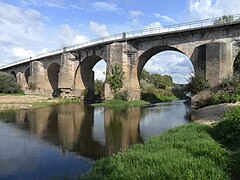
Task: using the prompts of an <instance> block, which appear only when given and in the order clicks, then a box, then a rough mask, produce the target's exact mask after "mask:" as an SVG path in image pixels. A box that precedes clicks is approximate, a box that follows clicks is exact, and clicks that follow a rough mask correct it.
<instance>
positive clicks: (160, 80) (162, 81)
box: [142, 69, 173, 89]
mask: <svg viewBox="0 0 240 180" xmlns="http://www.w3.org/2000/svg"><path fill="white" fill-rule="evenodd" d="M142 80H144V81H145V82H146V83H148V84H151V85H154V86H155V87H156V88H158V89H165V88H166V87H172V86H173V81H172V77H171V76H169V75H163V76H162V75H160V74H157V73H154V74H151V73H149V72H148V71H146V70H145V69H143V71H142Z"/></svg>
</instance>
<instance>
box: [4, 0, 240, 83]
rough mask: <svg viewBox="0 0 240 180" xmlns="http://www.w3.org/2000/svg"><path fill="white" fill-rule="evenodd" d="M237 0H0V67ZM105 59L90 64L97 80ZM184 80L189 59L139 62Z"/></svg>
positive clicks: (220, 11) (216, 12)
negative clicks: (95, 63) (93, 64)
mask: <svg viewBox="0 0 240 180" xmlns="http://www.w3.org/2000/svg"><path fill="white" fill-rule="evenodd" d="M236 7H240V1H239V0H167V1H166V0H151V1H146V0H142V1H141V0H99V1H93V0H44V1H43V0H19V1H15V0H0V66H1V65H5V64H9V63H11V62H15V61H18V60H21V59H24V58H28V57H30V56H34V54H39V53H45V52H47V51H51V50H54V49H59V48H62V47H64V46H69V45H74V44H78V43H82V42H84V41H88V40H92V39H95V38H98V37H102V36H108V35H112V34H117V33H121V32H127V31H134V30H139V29H145V28H149V27H161V26H166V25H171V24H178V23H183V22H189V21H194V20H199V19H206V18H213V17H218V16H222V15H229V14H237V13H240V11H239V10H238V9H239V8H236ZM105 66H106V65H105V63H104V61H101V62H100V63H98V64H97V65H96V66H95V67H94V71H95V77H97V78H99V79H103V75H104V73H103V71H105ZM145 69H146V70H148V71H150V72H151V73H161V74H168V75H171V76H172V77H173V80H174V82H177V83H186V81H187V79H188V77H189V75H190V74H191V73H192V72H193V67H192V64H191V62H190V60H189V59H188V58H187V57H186V56H185V55H183V54H180V53H176V52H162V53H159V54H157V55H155V56H153V57H152V58H151V59H150V60H149V61H148V62H147V64H146V65H145Z"/></svg>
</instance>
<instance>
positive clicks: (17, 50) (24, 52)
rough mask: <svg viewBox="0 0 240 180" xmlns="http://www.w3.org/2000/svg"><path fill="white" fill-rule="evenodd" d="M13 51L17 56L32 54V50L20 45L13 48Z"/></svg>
mask: <svg viewBox="0 0 240 180" xmlns="http://www.w3.org/2000/svg"><path fill="white" fill-rule="evenodd" d="M13 53H14V55H15V56H17V57H19V58H30V57H32V56H33V55H34V52H33V51H32V50H25V49H23V48H21V47H16V48H13Z"/></svg>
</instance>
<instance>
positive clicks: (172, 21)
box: [154, 13, 176, 23]
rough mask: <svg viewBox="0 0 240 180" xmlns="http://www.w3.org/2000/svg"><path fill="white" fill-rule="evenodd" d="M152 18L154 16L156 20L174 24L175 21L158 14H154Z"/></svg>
mask: <svg viewBox="0 0 240 180" xmlns="http://www.w3.org/2000/svg"><path fill="white" fill-rule="evenodd" d="M154 16H155V17H156V18H160V19H162V20H163V21H165V22H169V23H176V21H175V20H174V19H172V18H170V17H168V16H163V15H161V14H158V13H154Z"/></svg>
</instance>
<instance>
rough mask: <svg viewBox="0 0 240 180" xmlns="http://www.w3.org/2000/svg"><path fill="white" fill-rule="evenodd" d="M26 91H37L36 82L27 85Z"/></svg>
mask: <svg viewBox="0 0 240 180" xmlns="http://www.w3.org/2000/svg"><path fill="white" fill-rule="evenodd" d="M28 89H30V90H33V91H36V89H37V83H36V82H29V83H28Z"/></svg>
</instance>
